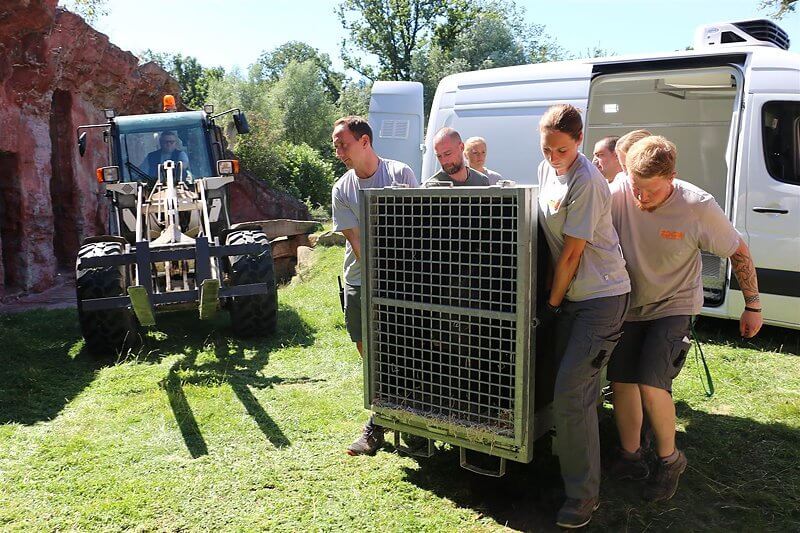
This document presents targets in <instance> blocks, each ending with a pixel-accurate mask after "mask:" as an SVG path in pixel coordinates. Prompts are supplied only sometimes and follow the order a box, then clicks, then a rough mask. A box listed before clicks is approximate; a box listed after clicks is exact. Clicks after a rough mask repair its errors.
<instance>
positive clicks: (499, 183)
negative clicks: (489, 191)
mask: <svg viewBox="0 0 800 533" xmlns="http://www.w3.org/2000/svg"><path fill="white" fill-rule="evenodd" d="M516 186H517V182H516V181H514V180H497V182H496V183H495V184H494V185H492V187H500V188H503V187H516Z"/></svg>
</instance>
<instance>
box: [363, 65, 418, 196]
mask: <svg viewBox="0 0 800 533" xmlns="http://www.w3.org/2000/svg"><path fill="white" fill-rule="evenodd" d="M423 120H424V110H423V101H422V84H421V83H419V82H415V81H376V82H375V83H374V84H373V85H372V95H371V96H370V99H369V125H370V126H371V127H372V136H373V140H372V146H373V147H374V148H375V152H376V153H377V154H378V155H379V156H381V157H383V158H386V159H394V160H396V161H401V162H403V163H405V164H406V165H408V166H409V167H411V170H413V171H414V175H415V176H416V177H417V181H420V182H421V181H422V177H421V176H420V174H421V172H422V150H423V149H424V146H423V144H422V142H423V136H422V135H423V133H422V126H423Z"/></svg>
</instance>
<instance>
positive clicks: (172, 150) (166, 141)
mask: <svg viewBox="0 0 800 533" xmlns="http://www.w3.org/2000/svg"><path fill="white" fill-rule="evenodd" d="M158 144H159V146H160V148H159V149H158V150H154V151H152V152H150V153H149V154H147V157H146V158H145V159H144V162H143V163H142V167H143V168H144V169H145V171H146V172H147V174H149V175H150V176H152V177H156V176H158V165H161V164H163V163H164V162H165V161H169V160H171V161H174V162H175V166H176V167H177V166H178V162H179V161H180V162H181V163H183V174H184V175H186V173H187V172H188V170H189V156H188V155H186V152H184V151H183V150H180V149H179V148H178V134H177V133H175V132H174V131H170V130H167V131H162V132H161V134H160V135H159V137H158Z"/></svg>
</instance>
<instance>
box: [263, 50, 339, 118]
mask: <svg viewBox="0 0 800 533" xmlns="http://www.w3.org/2000/svg"><path fill="white" fill-rule="evenodd" d="M292 61H294V62H296V63H303V62H304V61H313V62H314V64H315V65H316V66H317V68H318V69H319V75H320V81H321V82H322V85H323V87H324V88H325V92H326V93H327V94H328V98H329V99H330V101H331V102H333V103H335V102H337V101H338V100H339V96H340V95H341V92H342V85H343V84H344V74H342V73H341V72H337V71H336V70H334V69H333V66H332V64H331V58H330V56H329V55H328V54H324V53H321V52H320V51H319V50H317V49H316V48H314V47H313V46H311V45H309V44H306V43H304V42H301V41H289V42H287V43H284V44H282V45H280V46H278V47H277V48H275V49H274V50H272V51H271V52H263V53H262V54H261V56H260V57H259V58H258V62H259V63H260V64H261V65H262V67H263V71H262V73H263V75H264V77H265V79H266V80H267V81H270V82H276V81H278V80H279V79H280V78H281V76H282V75H283V72H284V70H285V69H286V67H287V66H288V65H289V63H291V62H292Z"/></svg>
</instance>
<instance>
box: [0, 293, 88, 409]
mask: <svg viewBox="0 0 800 533" xmlns="http://www.w3.org/2000/svg"><path fill="white" fill-rule="evenodd" d="M76 324H77V315H76V313H75V311H74V310H71V309H65V310H58V311H30V312H26V313H19V314H9V315H0V424H7V423H18V424H35V423H36V422H40V421H44V420H51V419H53V418H55V417H56V416H57V415H58V414H59V413H60V412H61V410H62V409H63V408H64V406H65V405H66V404H67V403H69V402H70V401H71V400H72V399H73V398H74V397H75V396H77V395H78V394H79V393H80V392H81V391H82V390H83V389H85V388H86V387H87V386H89V384H91V382H92V380H94V377H95V373H96V372H97V370H99V368H100V367H101V366H102V363H101V362H99V361H97V360H96V359H95V358H93V357H91V356H90V355H88V354H86V353H84V352H83V351H82V350H78V349H77V346H76V344H77V343H78V342H79V341H80V340H81V336H80V332H79V331H78V328H77V326H76ZM73 353H74V354H75V355H73Z"/></svg>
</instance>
